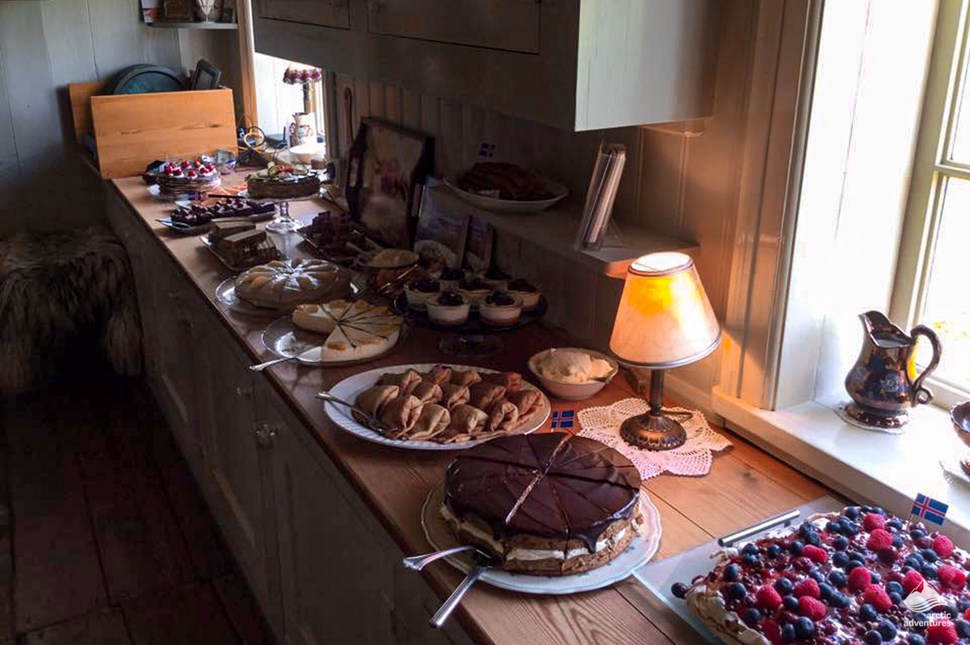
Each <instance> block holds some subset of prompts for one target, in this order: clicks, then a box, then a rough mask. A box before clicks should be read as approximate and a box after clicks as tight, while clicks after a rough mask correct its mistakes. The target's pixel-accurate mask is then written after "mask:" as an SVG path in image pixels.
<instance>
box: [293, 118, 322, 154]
mask: <svg viewBox="0 0 970 645" xmlns="http://www.w3.org/2000/svg"><path fill="white" fill-rule="evenodd" d="M289 130H290V131H289V135H290V147H293V146H298V145H300V144H301V143H316V141H317V127H316V116H314V115H313V114H310V113H308V112H297V113H296V114H294V115H293V123H291V124H290V128H289Z"/></svg>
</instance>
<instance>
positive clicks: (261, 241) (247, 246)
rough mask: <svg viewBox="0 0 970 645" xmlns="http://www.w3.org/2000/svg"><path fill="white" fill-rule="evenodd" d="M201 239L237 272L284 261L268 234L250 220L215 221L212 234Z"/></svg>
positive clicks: (235, 218)
mask: <svg viewBox="0 0 970 645" xmlns="http://www.w3.org/2000/svg"><path fill="white" fill-rule="evenodd" d="M200 239H201V240H202V245H203V246H205V247H206V248H207V249H209V250H210V251H212V254H213V255H215V256H216V258H217V259H218V260H219V261H220V262H222V264H223V265H224V266H225V267H226V268H227V269H229V270H230V271H232V272H233V273H240V272H242V271H246V270H247V269H250V268H252V267H255V266H258V265H261V264H265V263H267V262H273V261H276V260H283V259H284V256H283V253H282V252H281V251H280V250H279V249H277V248H276V245H275V244H273V240H272V239H271V238H270V237H269V235H267V234H266V231H265V230H263V229H258V228H256V224H254V223H253V221H252V219H250V218H247V217H231V218H228V219H217V220H213V221H212V222H211V223H210V224H209V232H208V233H206V234H205V235H203V236H202V237H201V238H200Z"/></svg>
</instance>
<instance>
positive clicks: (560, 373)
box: [529, 347, 620, 401]
mask: <svg viewBox="0 0 970 645" xmlns="http://www.w3.org/2000/svg"><path fill="white" fill-rule="evenodd" d="M619 370H620V367H619V365H617V362H616V361H615V360H613V359H612V358H610V357H609V356H607V355H606V354H602V353H600V352H597V351H594V350H591V349H581V348H578V347H554V348H552V349H547V350H544V351H541V352H539V353H538V354H534V355H533V356H532V358H530V359H529V371H531V372H532V374H533V375H535V377H536V378H537V379H539V382H540V383H541V384H542V387H543V389H544V390H546V391H547V392H548V393H549V394H551V395H552V396H553V397H555V398H557V399H565V400H567V401H582V400H583V399H588V398H589V397H591V396H593V395H594V394H596V393H597V392H599V391H600V390H602V389H603V388H604V387H606V384H607V383H609V382H610V381H611V380H613V377H614V376H616V373H617V372H618V371H619Z"/></svg>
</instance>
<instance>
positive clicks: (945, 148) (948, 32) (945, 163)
mask: <svg viewBox="0 0 970 645" xmlns="http://www.w3.org/2000/svg"><path fill="white" fill-rule="evenodd" d="M968 56H970V0H942V1H941V2H940V5H939V14H938V19H937V28H936V34H935V36H934V41H933V52H932V55H931V62H930V69H929V75H928V78H927V84H926V90H925V98H924V102H923V108H922V114H921V121H920V128H919V135H918V139H917V144H916V152H915V155H914V159H913V171H912V178H911V181H910V188H909V197H908V200H907V204H906V211H905V215H904V221H903V231H902V235H901V238H900V244H899V253H898V259H897V264H896V273H895V277H894V281H893V291H892V297H891V301H890V307H889V315H890V318H892V319H893V320H896V321H902V322H903V323H904V324H905V326H906V327H907V328H908V327H912V326H914V325H916V324H917V323H918V322H919V317H920V315H921V314H922V311H923V307H924V304H925V298H926V293H927V286H928V283H929V279H930V267H931V265H932V260H933V254H934V253H935V251H936V237H937V233H938V231H939V227H940V222H941V219H942V207H943V195H944V191H945V189H946V180H947V178H950V177H952V178H956V179H962V180H968V181H970V164H959V163H956V162H954V161H952V160H951V159H950V151H951V149H952V145H953V136H954V133H955V130H956V117H957V112H958V106H959V105H960V100H961V98H962V95H963V93H964V92H967V91H970V87H968V83H967V79H966V74H967V72H968V71H970V70H968ZM968 118H970V115H968ZM944 351H945V348H944ZM927 383H928V384H929V385H930V386H931V388H932V389H933V391H934V394H935V397H934V403H935V404H936V405H939V406H942V407H950V406H952V405H955V404H956V403H958V402H959V401H963V400H966V399H967V398H970V390H967V389H965V388H963V387H961V386H960V385H958V384H956V383H954V382H952V381H950V380H948V379H946V378H944V377H943V376H941V375H939V374H932V375H931V376H930V377H928V378H927Z"/></svg>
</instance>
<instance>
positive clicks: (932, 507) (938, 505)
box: [912, 493, 950, 526]
mask: <svg viewBox="0 0 970 645" xmlns="http://www.w3.org/2000/svg"><path fill="white" fill-rule="evenodd" d="M949 508H950V506H949V505H948V504H944V503H943V502H941V501H939V500H936V499H933V498H932V497H929V496H928V495H924V494H923V493H919V494H917V495H916V499H915V500H914V501H913V511H912V514H913V515H915V516H916V517H922V518H923V519H924V520H926V521H927V522H932V523H933V524H937V525H939V526H943V522H944V520H945V519H946V512H947V510H949Z"/></svg>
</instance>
